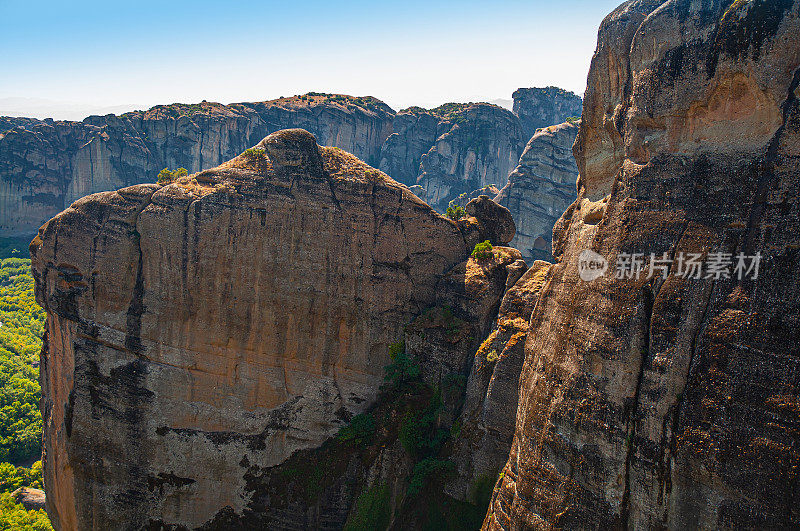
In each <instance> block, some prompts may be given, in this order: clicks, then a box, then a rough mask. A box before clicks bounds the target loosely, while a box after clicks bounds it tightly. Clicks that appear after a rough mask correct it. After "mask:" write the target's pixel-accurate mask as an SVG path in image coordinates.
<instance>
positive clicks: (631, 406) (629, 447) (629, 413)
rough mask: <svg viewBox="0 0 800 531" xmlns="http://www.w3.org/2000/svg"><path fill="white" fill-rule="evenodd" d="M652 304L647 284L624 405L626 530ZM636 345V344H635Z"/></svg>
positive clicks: (622, 517) (622, 510)
mask: <svg viewBox="0 0 800 531" xmlns="http://www.w3.org/2000/svg"><path fill="white" fill-rule="evenodd" d="M653 303H654V296H653V291H652V287H651V286H650V285H649V284H645V285H644V286H642V303H641V310H640V311H641V318H642V319H643V322H642V327H641V330H640V334H641V336H642V337H641V339H640V341H638V342H634V348H638V349H639V354H640V358H639V370H638V374H637V377H636V388H635V389H634V393H633V398H632V399H631V401H630V402H628V404H627V405H626V408H625V409H626V411H625V416H626V419H625V429H626V432H627V436H626V441H625V444H626V448H625V452H626V453H625V488H624V491H623V494H622V501H621V503H620V515H619V518H620V520H621V526H622V527H625V528H627V527H628V524H629V520H630V498H631V477H630V476H631V465H632V461H633V456H634V447H635V443H636V423H637V421H638V419H637V416H638V413H639V396H640V393H641V390H642V383H643V381H644V373H645V367H646V365H647V364H648V358H649V352H650V332H651V326H652V317H653ZM637 343H638V344H637Z"/></svg>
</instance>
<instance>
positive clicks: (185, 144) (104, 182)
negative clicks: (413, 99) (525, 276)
mask: <svg viewBox="0 0 800 531" xmlns="http://www.w3.org/2000/svg"><path fill="white" fill-rule="evenodd" d="M515 105H517V106H518V107H519V108H521V109H524V102H523V103H520V104H515ZM551 107H552V108H553V109H558V106H557V105H555V104H554V105H551ZM524 112H526V113H528V114H532V113H535V112H539V111H536V110H531V109H525V111H524ZM539 114H541V112H539ZM564 118H566V117H565V116H564V117H562V116H560V115H558V114H553V115H552V123H559V122H562V121H563V120H564ZM287 128H303V129H306V130H308V131H309V132H311V133H312V134H314V135H315V136H316V138H317V140H318V142H319V143H320V144H322V145H329V146H335V147H339V148H341V149H344V150H345V151H348V152H350V153H352V154H354V155H356V156H357V157H359V158H361V159H362V160H364V161H366V162H367V163H369V164H370V165H372V166H374V167H376V168H380V169H382V170H384V171H386V172H387V173H388V174H389V175H390V176H391V177H392V178H394V179H395V180H397V181H399V182H401V183H403V184H406V185H409V186H411V185H415V184H421V185H422V186H423V188H425V194H424V195H426V196H427V197H425V199H426V200H428V201H429V203H430V204H431V206H433V207H434V208H436V209H437V210H439V211H440V212H443V211H444V210H445V209H446V208H447V205H448V203H449V201H450V200H451V199H453V198H455V197H457V196H458V195H459V194H461V193H464V192H470V191H472V190H475V189H478V188H481V187H483V186H485V185H487V184H496V185H498V187H502V185H503V184H504V183H505V182H506V178H507V176H508V174H509V173H510V172H511V171H512V170H513V169H514V167H516V165H517V162H518V159H519V156H520V154H521V153H522V151H523V149H524V147H525V143H526V141H527V139H528V137H527V136H526V134H525V132H524V127H523V126H522V123H521V121H520V119H519V117H518V116H517V115H515V114H514V113H512V112H510V111H508V110H507V109H504V108H502V107H499V106H497V105H493V104H488V103H448V104H445V105H441V106H439V107H437V108H435V109H430V110H428V109H422V108H419V107H412V108H409V109H406V110H404V111H399V112H395V111H394V110H393V109H392V108H391V107H389V106H388V105H387V104H386V103H384V102H383V101H381V100H379V99H377V98H374V97H371V96H364V97H354V96H347V95H341V94H325V93H320V92H309V93H307V94H304V95H300V96H293V97H287V98H278V99H275V100H271V101H264V102H254V103H233V104H230V105H223V104H221V103H213V102H206V101H203V102H201V103H196V104H180V103H174V104H171V105H157V106H155V107H152V108H151V109H149V110H147V111H132V112H127V113H124V114H121V115H113V114H109V115H106V116H89V117H88V118H86V119H84V120H83V121H81V122H70V121H57V120H51V119H45V120H38V119H34V118H24V117H19V118H17V117H0V191H1V192H0V236H3V237H8V236H25V237H27V236H31V237H32V236H33V234H34V233H35V232H36V230H37V229H38V228H39V226H40V225H41V224H42V223H44V222H45V221H46V220H47V219H49V218H50V217H52V216H54V215H55V214H57V213H58V212H60V211H61V210H63V209H64V208H66V207H68V206H69V205H70V204H71V203H72V202H73V201H75V200H76V199H79V198H80V197H83V196H85V195H88V194H91V193H95V192H100V191H107V190H114V189H117V188H120V187H124V186H129V185H133V184H139V183H145V182H154V181H155V179H156V176H157V174H158V172H159V171H160V170H161V169H163V168H165V167H167V168H170V169H176V168H179V167H183V168H186V169H187V170H188V171H189V172H190V173H194V172H197V171H200V170H202V169H204V168H209V167H213V166H216V165H218V164H221V163H222V162H223V161H225V160H228V159H231V158H233V157H235V156H236V155H238V154H240V153H241V152H243V151H244V150H245V149H247V148H249V147H251V146H253V145H254V144H256V143H257V142H259V141H260V140H261V139H262V138H264V137H265V136H267V135H268V134H270V133H272V132H275V131H278V130H280V129H287Z"/></svg>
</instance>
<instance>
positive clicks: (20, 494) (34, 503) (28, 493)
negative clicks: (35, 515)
mask: <svg viewBox="0 0 800 531" xmlns="http://www.w3.org/2000/svg"><path fill="white" fill-rule="evenodd" d="M11 498H12V499H13V500H14V501H15V502H17V503H19V504H20V505H22V506H23V507H25V509H26V510H28V511H38V510H39V509H44V508H45V494H44V491H43V490H41V489H32V488H30V487H20V488H18V489H17V490H15V491H14V492H12V493H11Z"/></svg>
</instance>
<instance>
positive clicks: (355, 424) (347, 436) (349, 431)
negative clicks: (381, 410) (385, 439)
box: [336, 413, 375, 446]
mask: <svg viewBox="0 0 800 531" xmlns="http://www.w3.org/2000/svg"><path fill="white" fill-rule="evenodd" d="M374 436H375V417H373V416H372V415H371V414H369V413H361V414H360V415H356V416H355V417H353V418H352V420H351V421H350V424H348V425H347V426H344V427H343V428H342V429H340V430H339V433H338V434H337V435H336V437H337V438H338V439H339V440H340V441H342V442H350V441H352V442H354V443H355V444H356V445H357V446H367V445H368V444H370V443H371V442H372V438H373V437H374Z"/></svg>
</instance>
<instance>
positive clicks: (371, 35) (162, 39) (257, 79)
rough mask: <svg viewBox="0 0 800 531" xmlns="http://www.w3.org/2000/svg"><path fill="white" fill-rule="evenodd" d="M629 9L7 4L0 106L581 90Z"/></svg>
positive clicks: (1, 5)
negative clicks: (611, 17)
mask: <svg viewBox="0 0 800 531" xmlns="http://www.w3.org/2000/svg"><path fill="white" fill-rule="evenodd" d="M620 1H621V0H611V1H608V0H556V1H549V2H546V1H540V0H527V1H502V0H501V1H497V2H475V1H470V0H461V1H459V2H436V3H429V2H420V1H417V0H405V1H383V2H381V1H380V0H378V1H377V2H375V1H373V2H330V1H329V2H318V1H315V0H303V1H284V2H207V1H202V0H195V1H193V2H184V1H179V2H168V1H162V2H155V1H149V0H146V1H139V2H117V1H105V2H94V1H90V2H36V1H31V0H28V1H18V0H0V35H3V45H2V47H3V53H2V54H0V71H2V75H1V76H0V98H10V97H25V98H44V99H50V100H59V101H65V102H80V103H87V104H92V105H117V104H137V106H150V105H154V104H157V103H170V102H175V101H182V102H197V101H200V100H203V99H206V100H210V101H221V102H224V103H231V102H236V101H261V100H267V99H272V98H276V97H279V96H289V95H292V94H301V93H305V92H308V91H311V90H314V91H323V92H340V93H347V94H353V95H373V96H376V97H379V98H381V99H383V100H384V101H386V102H387V103H389V104H390V105H391V106H393V107H395V108H400V107H405V106H408V105H412V104H415V105H423V106H433V105H437V104H440V103H444V102H446V101H473V100H478V99H482V100H486V99H494V98H509V99H510V96H511V92H512V91H513V90H514V89H515V88H517V87H523V86H525V87H528V86H545V85H551V84H552V85H557V86H561V87H564V88H567V89H569V90H573V91H575V92H578V93H582V92H583V90H584V88H585V84H586V74H587V71H588V66H589V60H590V59H591V55H592V52H593V51H594V48H595V44H596V37H597V28H598V25H599V24H600V22H601V20H602V19H603V17H604V16H605V15H606V14H608V13H609V12H610V11H611V10H612V9H614V8H615V7H616V6H617V5H618V4H619V3H620Z"/></svg>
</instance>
